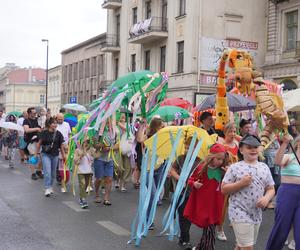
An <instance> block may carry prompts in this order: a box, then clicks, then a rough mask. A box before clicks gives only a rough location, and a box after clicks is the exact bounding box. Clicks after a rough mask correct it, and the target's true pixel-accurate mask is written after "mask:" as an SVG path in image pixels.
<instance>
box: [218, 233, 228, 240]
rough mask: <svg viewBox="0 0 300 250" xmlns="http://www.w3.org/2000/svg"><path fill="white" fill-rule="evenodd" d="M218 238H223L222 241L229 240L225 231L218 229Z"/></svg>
mask: <svg viewBox="0 0 300 250" xmlns="http://www.w3.org/2000/svg"><path fill="white" fill-rule="evenodd" d="M216 238H217V239H218V240H221V241H226V240H227V238H226V235H225V233H224V231H216Z"/></svg>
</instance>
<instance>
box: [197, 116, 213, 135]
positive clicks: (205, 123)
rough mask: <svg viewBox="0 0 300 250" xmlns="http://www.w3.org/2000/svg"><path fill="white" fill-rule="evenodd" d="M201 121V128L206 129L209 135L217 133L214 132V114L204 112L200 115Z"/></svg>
mask: <svg viewBox="0 0 300 250" xmlns="http://www.w3.org/2000/svg"><path fill="white" fill-rule="evenodd" d="M199 119H200V122H201V123H202V126H201V128H203V129H205V130H206V131H207V133H208V134H209V135H212V134H215V133H216V131H215V130H214V119H213V117H212V113H210V112H203V113H202V114H201V115H200V118H199Z"/></svg>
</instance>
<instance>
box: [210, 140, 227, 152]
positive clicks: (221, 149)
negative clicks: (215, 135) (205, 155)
mask: <svg viewBox="0 0 300 250" xmlns="http://www.w3.org/2000/svg"><path fill="white" fill-rule="evenodd" d="M209 152H210V153H213V154H217V153H225V152H226V150H225V147H224V146H223V145H222V144H220V143H215V144H213V145H212V146H211V147H210V149H209Z"/></svg>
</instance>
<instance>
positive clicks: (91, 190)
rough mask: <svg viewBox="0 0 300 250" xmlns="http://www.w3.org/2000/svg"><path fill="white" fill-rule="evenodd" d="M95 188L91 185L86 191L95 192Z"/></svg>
mask: <svg viewBox="0 0 300 250" xmlns="http://www.w3.org/2000/svg"><path fill="white" fill-rule="evenodd" d="M93 191H94V189H93V188H92V187H91V186H87V188H86V190H85V192H86V193H88V192H93Z"/></svg>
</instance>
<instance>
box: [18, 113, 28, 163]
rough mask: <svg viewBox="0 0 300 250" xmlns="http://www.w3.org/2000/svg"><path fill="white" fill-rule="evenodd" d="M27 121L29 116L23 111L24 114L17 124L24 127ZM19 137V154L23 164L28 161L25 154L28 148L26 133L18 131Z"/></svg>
mask: <svg viewBox="0 0 300 250" xmlns="http://www.w3.org/2000/svg"><path fill="white" fill-rule="evenodd" d="M25 119H28V115H27V112H26V111H23V114H22V115H21V116H20V117H19V119H18V120H17V124H18V125H20V126H23V122H24V120H25ZM18 135H19V154H20V158H21V162H22V163H23V162H24V160H25V159H26V155H25V152H24V149H25V148H26V142H25V140H24V131H18Z"/></svg>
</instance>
